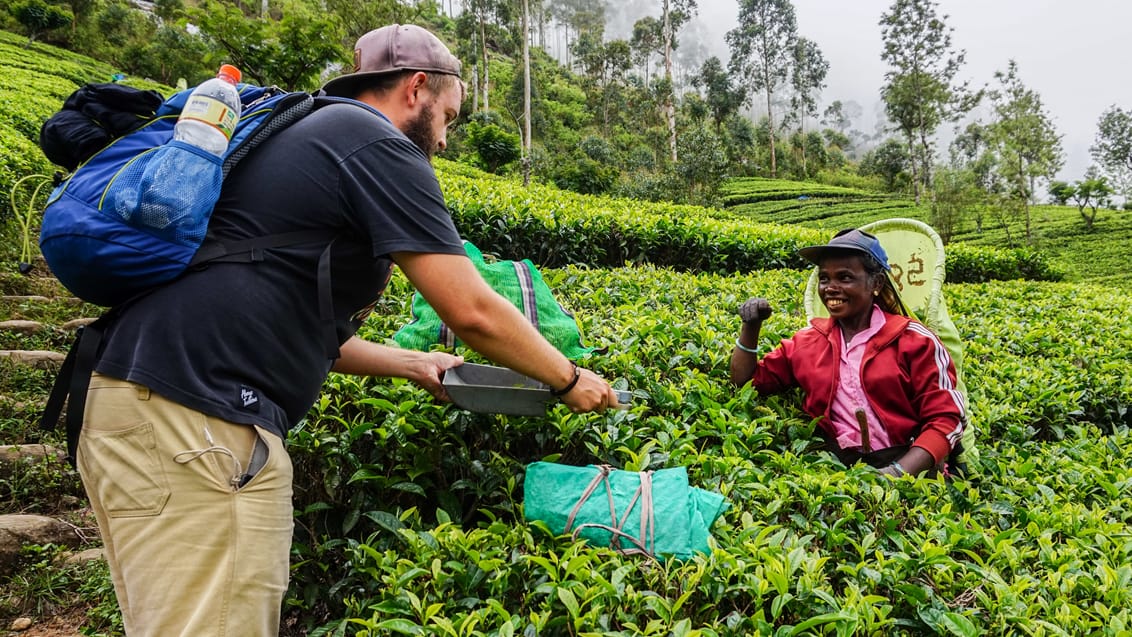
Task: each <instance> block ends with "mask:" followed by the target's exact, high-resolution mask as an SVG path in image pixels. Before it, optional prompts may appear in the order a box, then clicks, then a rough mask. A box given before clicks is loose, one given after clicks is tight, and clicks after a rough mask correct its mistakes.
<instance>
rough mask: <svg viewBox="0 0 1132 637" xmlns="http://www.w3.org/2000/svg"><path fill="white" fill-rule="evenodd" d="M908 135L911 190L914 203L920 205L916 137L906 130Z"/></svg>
mask: <svg viewBox="0 0 1132 637" xmlns="http://www.w3.org/2000/svg"><path fill="white" fill-rule="evenodd" d="M907 136H908V159H909V161H908V164H909V165H910V166H911V167H912V192H913V193H914V194H915V200H916V205H917V206H918V205H920V179H919V176H918V173H919V171H917V170H916V164H918V163H919V162H917V161H916V137H915V134H914V132H913V131H908V132H907Z"/></svg>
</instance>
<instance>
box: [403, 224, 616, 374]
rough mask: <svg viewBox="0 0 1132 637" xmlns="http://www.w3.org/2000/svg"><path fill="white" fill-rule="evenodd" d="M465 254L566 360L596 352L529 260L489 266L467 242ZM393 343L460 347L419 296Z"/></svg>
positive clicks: (423, 348) (407, 346)
mask: <svg viewBox="0 0 1132 637" xmlns="http://www.w3.org/2000/svg"><path fill="white" fill-rule="evenodd" d="M464 251H465V252H467V253H468V258H469V259H471V260H472V263H473V264H475V266H476V269H477V270H479V273H480V275H481V276H483V278H484V280H485V281H487V284H488V285H490V286H491V287H492V288H493V289H494V290H495V291H496V292H498V293H499V294H500V295H501V296H502V297H503V298H505V299H507V300H509V301H511V303H513V304H514V305H515V307H516V308H518V309H519V311H521V312H522V313H523V315H524V316H526V317H527V320H528V321H530V322H531V324H532V325H534V326H535V327H536V328H537V329H538V331H539V332H540V333H541V334H542V335H543V337H545V338H546V340H548V341H550V343H551V344H552V345H554V346H555V347H556V348H557V349H558V351H560V352H562V353H563V354H564V355H565V356H566V357H567V358H569V359H572V360H577V359H579V358H581V357H583V356H585V355H587V354H589V353H590V352H592V351H594V349H595V348H593V347H587V346H585V345H583V344H582V331H581V328H579V327H578V321H577V320H576V319H575V318H574V315H573V314H571V313H570V312H568V311H567V310H566V308H564V307H562V306H561V305H560V304H559V303H558V301H557V300H555V298H554V293H553V292H551V290H550V287H549V286H548V285H547V284H546V282H545V281H544V280H543V278H542V274H540V273H539V271H538V269H536V268H535V266H534V264H533V263H531V261H530V259H523V260H522V261H493V262H491V263H488V262H487V261H485V260H484V257H483V253H482V252H480V250H479V248H477V247H476V246H475V245H473V244H472V242H470V241H464ZM393 340H394V341H396V342H397V344H398V345H400V346H401V347H404V348H405V349H415V350H421V351H428V350H429V349H430V348H431V347H432V346H433V345H443V346H445V347H447V348H450V349H453V348H455V347H457V346H459V345H460V344H461V342H460V340H459V339H458V338H456V335H455V334H453V333H452V330H450V329H448V326H447V325H445V324H444V322H443V321H441V320H440V317H439V316H437V315H436V310H434V309H432V306H431V305H429V304H428V301H426V300H425V299H424V297H423V296H421V294H420V292H417V293H415V294H414V295H413V320H412V321H411V322H409V323H408V324H406V325H405V326H404V327H402V328H401V329H399V330H397V332H396V333H395V334H394V335H393Z"/></svg>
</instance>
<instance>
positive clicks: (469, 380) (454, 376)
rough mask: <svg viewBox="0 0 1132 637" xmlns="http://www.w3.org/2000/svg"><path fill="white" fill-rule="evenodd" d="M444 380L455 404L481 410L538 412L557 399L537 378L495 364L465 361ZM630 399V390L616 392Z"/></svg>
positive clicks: (622, 399)
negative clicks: (478, 363)
mask: <svg viewBox="0 0 1132 637" xmlns="http://www.w3.org/2000/svg"><path fill="white" fill-rule="evenodd" d="M443 383H444V389H445V390H446V391H447V392H448V396H449V397H451V398H452V402H454V403H456V406H457V407H460V408H461V409H467V410H468V411H474V412H477V413H481V414H506V415H509V416H541V415H543V414H545V413H546V409H547V406H548V404H550V403H552V402H554V401H556V400H557V398H555V397H554V396H552V395H551V393H550V388H549V387H547V386H546V385H544V384H542V383H540V382H539V381H537V380H535V379H533V378H531V377H529V376H524V375H522V374H520V373H519V372H516V371H514V370H511V369H507V368H506V367H496V366H494V365H477V364H475V363H464V364H463V365H459V366H456V367H453V368H451V369H449V370H447V371H445V372H444V381H443ZM632 399H633V395H632V393H630V392H627V391H618V392H617V400H618V402H620V403H622V404H628V403H629V402H630V401H631V400H632Z"/></svg>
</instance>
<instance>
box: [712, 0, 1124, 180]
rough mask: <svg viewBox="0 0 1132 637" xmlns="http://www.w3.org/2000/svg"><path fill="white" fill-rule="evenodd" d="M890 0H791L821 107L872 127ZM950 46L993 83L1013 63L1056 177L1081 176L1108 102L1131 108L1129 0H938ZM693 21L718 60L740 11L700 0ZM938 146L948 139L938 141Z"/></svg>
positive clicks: (965, 75) (974, 79) (726, 2)
mask: <svg viewBox="0 0 1132 637" xmlns="http://www.w3.org/2000/svg"><path fill="white" fill-rule="evenodd" d="M891 6H892V0H794V8H795V11H796V14H797V19H798V34H799V35H800V36H802V37H805V38H808V39H810V40H813V41H815V42H817V44H818V46H819V47H821V50H822V53H823V54H824V55H825V58H826V60H828V61H829V63H830V69H829V75H828V76H827V78H826V83H827V87H826V89H825V91H824V92H823V94H822V98H821V108H822V109H824V108H825V106H827V105H828V104H829V103H830V102H832V101H834V100H838V99H839V100H842V101H847V100H854V101H856V102H858V103H859V104H861V106H862V107H863V108H864V110H865V117H864V119H865V120H866V121H863V122H859V123H857V127H858V128H860V129H862V130H864V131H866V132H870V133H871V132H872V129H873V120H874V117H873V115H872V113H873V108H874V106H875V105H876V104H877V103H878V102H879V99H880V98H879V91H880V86H881V83H882V82H883V80H884V73H885V71H886V70H887V67H886V65H885V64H884V63H883V62H881V59H880V51H881V39H880V37H881V36H880V27H879V26H878V25H877V23H878V22H879V21H880V16H881V14H882V13H885V12H886V11H888V9H889V8H890V7H891ZM938 7H939V9H938V10H939V12H940V13H942V14H946V15H948V16H949V17H948V18H947V21H946V22H947V24H948V26H951V27H953V29H954V31H953V32H952V45H953V47H954V48H955V49H963V50H966V52H967V58H966V64H965V65H964V67H963V68H962V69H961V70H960V72H959V75H958V77H957V79H959V80H970V81H971V85H972V87H978V86H983V85H987V84H989V85H993V86H997V82H996V81H995V80H994V73H995V71H997V70H1003V71H1004V70H1006V66H1007V63H1008V62H1009V60H1011V59H1014V60H1015V61H1017V62H1018V71H1019V74H1020V76H1021V78H1022V81H1023V82H1024V83H1025V85H1026V86H1027V87H1028V88H1030V89H1032V90H1034V91H1037V93H1038V94H1039V95H1040V96H1041V98H1042V102H1043V103H1044V104H1045V107H1046V112H1047V113H1048V114H1049V115H1050V116H1051V117H1052V119H1053V122H1054V125H1055V126H1056V127H1057V130H1058V132H1059V133H1061V134H1062V135H1063V137H1062V146H1063V148H1064V150H1065V158H1066V162H1065V167H1064V168H1063V169H1062V171H1061V173H1060V174H1059V175H1058V178H1059V179H1063V180H1066V181H1073V180H1076V179H1080V178H1081V176H1082V174H1083V173H1084V172H1085V169H1086V168H1088V166H1089V164H1090V163H1092V160H1091V158H1090V157H1089V146H1090V145H1091V144H1092V143H1093V138H1094V137H1095V135H1096V128H1097V120H1098V118H1100V116H1101V113H1102V112H1104V110H1105V109H1106V108H1108V107H1109V106H1110V105H1112V104H1116V105H1117V106H1119V107H1121V108H1124V109H1130V108H1132V46H1130V45H1129V44H1128V41H1129V40H1130V39H1132V0H1072V1H1070V0H940V1H939V2H938ZM699 9H700V11H699V20H700V21H702V23H703V25H704V26H705V27H706V30H709V31H711V32H713V34H714V35H715V36H717V37H713V38H711V42H713V43H715V46H717V47H718V50H715V51H713V53H714V54H716V55H718V56H719V57H720V59H722V60H724V61H726V60H727V59H728V56H729V54H728V53H727V47H726V44H725V43H724V41H723V34H724V33H726V32H727V31H728V30H729V29H731V28H733V27H734V25H735V22H736V19H737V16H738V13H739V10H738V3H737V2H736V0H699ZM941 150H942V151H944V152H945V151H946V148H943V149H941Z"/></svg>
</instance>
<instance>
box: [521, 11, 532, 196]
mask: <svg viewBox="0 0 1132 637" xmlns="http://www.w3.org/2000/svg"><path fill="white" fill-rule="evenodd" d="M530 13H531V10H530V0H523V155H522V162H521V163H522V164H523V186H524V187H526V186H529V185H531V24H530Z"/></svg>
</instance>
